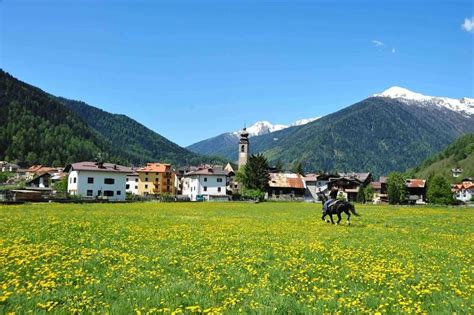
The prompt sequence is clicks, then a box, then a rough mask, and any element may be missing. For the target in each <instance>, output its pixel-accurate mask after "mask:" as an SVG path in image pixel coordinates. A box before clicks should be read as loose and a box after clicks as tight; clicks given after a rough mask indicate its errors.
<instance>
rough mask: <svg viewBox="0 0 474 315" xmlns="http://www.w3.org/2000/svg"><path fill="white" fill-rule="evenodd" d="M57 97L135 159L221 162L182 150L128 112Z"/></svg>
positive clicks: (184, 162)
mask: <svg viewBox="0 0 474 315" xmlns="http://www.w3.org/2000/svg"><path fill="white" fill-rule="evenodd" d="M58 100H59V101H60V102H62V103H63V104H64V105H66V106H67V107H68V108H69V109H70V110H72V111H73V112H74V113H76V114H77V115H79V116H80V117H81V118H82V119H83V120H84V122H86V123H87V125H88V126H89V127H90V128H92V129H93V130H94V131H96V132H97V133H99V134H100V135H102V136H103V137H104V138H106V139H108V140H109V141H110V142H111V143H113V144H114V146H117V147H119V148H121V150H122V151H123V152H124V153H126V154H127V155H129V156H130V157H131V158H132V161H133V162H135V163H138V164H143V163H145V162H149V161H155V160H159V161H161V162H171V163H174V164H179V165H184V164H199V163H204V162H205V163H212V162H217V163H219V162H220V163H222V162H223V159H218V158H211V157H208V156H203V155H200V154H196V153H193V152H191V151H189V150H186V149H184V148H182V147H180V146H178V145H177V144H175V143H173V142H171V141H169V140H168V139H166V138H164V137H162V136H160V135H159V134H157V133H156V132H154V131H152V130H150V129H148V128H147V127H145V126H143V125H142V124H140V123H138V122H137V121H135V120H133V119H131V118H130V117H128V116H125V115H119V114H111V113H108V112H106V111H104V110H101V109H99V108H96V107H93V106H90V105H88V104H86V103H84V102H80V101H74V100H68V99H65V98H58Z"/></svg>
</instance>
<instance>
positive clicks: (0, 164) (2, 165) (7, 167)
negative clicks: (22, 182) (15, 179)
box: [0, 161, 20, 173]
mask: <svg viewBox="0 0 474 315" xmlns="http://www.w3.org/2000/svg"><path fill="white" fill-rule="evenodd" d="M19 168H20V167H19V166H18V165H16V164H13V163H8V162H7V161H0V172H9V173H16V172H17V171H18V169H19Z"/></svg>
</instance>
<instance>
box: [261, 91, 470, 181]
mask: <svg viewBox="0 0 474 315" xmlns="http://www.w3.org/2000/svg"><path fill="white" fill-rule="evenodd" d="M473 131H474V117H471V118H468V117H465V116H463V115H461V114H459V113H456V112H452V111H449V110H444V109H439V108H421V107H417V106H410V105H406V104H404V103H401V102H399V101H397V100H393V99H388V98H382V97H372V98H368V99H366V100H363V101H362V102H359V103H357V104H355V105H352V106H350V107H347V108H345V109H343V110H341V111H338V112H336V113H334V114H331V115H328V116H325V117H323V118H321V119H320V120H318V121H316V122H313V123H310V124H308V125H305V126H302V127H296V128H289V129H285V130H282V131H279V132H276V133H273V134H270V135H266V136H262V137H257V138H256V141H253V143H252V145H253V149H254V150H255V152H263V153H264V154H266V155H267V156H268V157H269V158H270V159H271V160H273V161H277V160H280V161H282V162H286V163H294V162H295V161H296V160H299V161H302V162H303V164H304V166H305V168H306V169H314V170H317V169H323V170H339V171H371V172H373V173H374V174H376V175H382V174H387V173H388V172H391V171H403V170H405V169H407V168H409V167H413V166H416V165H417V164H419V163H420V162H421V161H423V160H424V159H426V158H427V157H429V156H431V155H433V154H434V153H436V152H439V150H441V149H442V148H443V147H445V146H446V145H447V144H449V143H451V142H452V141H453V140H454V139H456V138H457V137H459V135H461V134H463V133H466V132H473ZM275 139H278V140H275Z"/></svg>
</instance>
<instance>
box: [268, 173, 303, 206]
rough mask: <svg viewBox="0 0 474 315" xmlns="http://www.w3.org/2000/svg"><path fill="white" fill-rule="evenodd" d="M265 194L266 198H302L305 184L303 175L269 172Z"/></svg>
mask: <svg viewBox="0 0 474 315" xmlns="http://www.w3.org/2000/svg"><path fill="white" fill-rule="evenodd" d="M269 175H270V180H269V181H268V188H267V191H266V194H265V199H267V200H304V196H305V192H306V186H305V182H304V180H303V176H301V175H299V174H296V173H293V172H289V171H284V172H271V173H270V174H269Z"/></svg>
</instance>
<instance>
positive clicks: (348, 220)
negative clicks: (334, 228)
mask: <svg viewBox="0 0 474 315" xmlns="http://www.w3.org/2000/svg"><path fill="white" fill-rule="evenodd" d="M346 214H347V225H351V212H350V211H349V210H346Z"/></svg>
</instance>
